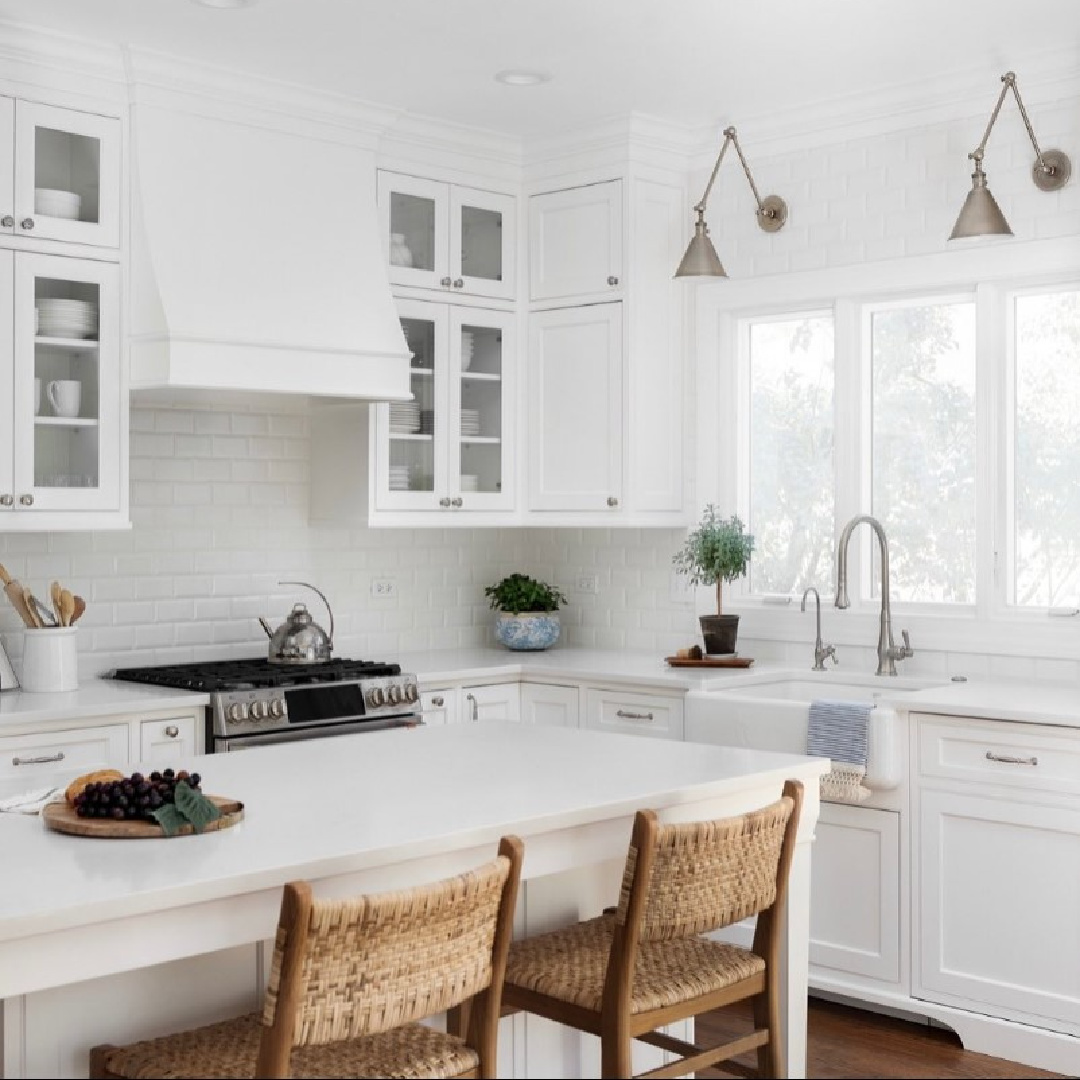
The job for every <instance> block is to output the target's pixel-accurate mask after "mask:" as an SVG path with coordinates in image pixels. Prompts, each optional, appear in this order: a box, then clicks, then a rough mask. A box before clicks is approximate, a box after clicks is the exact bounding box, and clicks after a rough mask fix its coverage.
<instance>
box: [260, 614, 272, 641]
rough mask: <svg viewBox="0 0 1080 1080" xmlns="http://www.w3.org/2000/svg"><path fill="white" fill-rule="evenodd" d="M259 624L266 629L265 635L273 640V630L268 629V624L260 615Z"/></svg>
mask: <svg viewBox="0 0 1080 1080" xmlns="http://www.w3.org/2000/svg"><path fill="white" fill-rule="evenodd" d="M259 625H260V626H261V627H262V628H263V629H264V630H265V631H266V636H267V637H268V638H270V640H271V641H273V639H274V631H273V630H271V629H270V624H269V623H268V622H267V621H266V620H265V619H264V618H263V617H262V616H261V615H260V616H259Z"/></svg>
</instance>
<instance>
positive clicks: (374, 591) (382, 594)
mask: <svg viewBox="0 0 1080 1080" xmlns="http://www.w3.org/2000/svg"><path fill="white" fill-rule="evenodd" d="M397 594H398V593H397V580H396V579H395V578H392V577H383V578H372V579H371V595H372V596H374V597H375V599H376V600H389V599H390V598H391V597H392V596H397Z"/></svg>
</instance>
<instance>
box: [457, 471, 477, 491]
mask: <svg viewBox="0 0 1080 1080" xmlns="http://www.w3.org/2000/svg"><path fill="white" fill-rule="evenodd" d="M461 490H462V491H479V490H480V477H479V476H477V475H476V474H475V473H462V474H461Z"/></svg>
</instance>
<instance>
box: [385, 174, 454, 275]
mask: <svg viewBox="0 0 1080 1080" xmlns="http://www.w3.org/2000/svg"><path fill="white" fill-rule="evenodd" d="M448 198H449V189H448V187H447V185H446V184H442V183H438V182H436V181H433V180H418V179H417V178H416V177H413V176H403V175H400V174H398V173H388V172H380V173H379V210H380V216H381V219H382V223H383V240H384V243H385V244H386V248H387V259H388V262H389V269H390V280H391V282H393V283H394V284H395V285H412V286H416V287H419V288H426V289H437V288H443V289H447V288H450V285H451V279H450V268H449V258H448V252H449V239H448V214H447V206H448Z"/></svg>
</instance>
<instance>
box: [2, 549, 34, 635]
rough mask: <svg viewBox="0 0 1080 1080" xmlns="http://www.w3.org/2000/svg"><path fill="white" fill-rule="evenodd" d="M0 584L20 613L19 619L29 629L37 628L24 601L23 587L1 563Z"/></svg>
mask: <svg viewBox="0 0 1080 1080" xmlns="http://www.w3.org/2000/svg"><path fill="white" fill-rule="evenodd" d="M0 582H3V585H4V595H5V596H6V597H7V598H8V600H10V601H11V606H12V607H13V608H14V609H15V610H16V611H17V612H18V613H19V618H20V619H22V621H23V623H24V624H25V625H26V626H28V627H31V628H33V627H35V626H37V623H36V622H35V621H34V618H33V616H32V615H31V614H30V608H29V606H28V605H27V603H26V601H25V600H24V599H23V587H22V586H21V585H20V584H19V583H18V582H17V581H16V580H15V579H14V578H13V577H12V576H11V575H10V574H9V573H8V572H7V570H6V569H5V568H4V566H3V564H2V563H0Z"/></svg>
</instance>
